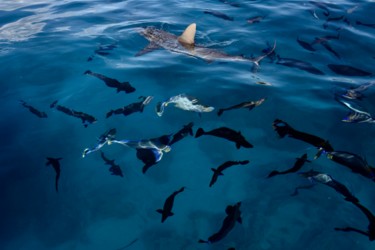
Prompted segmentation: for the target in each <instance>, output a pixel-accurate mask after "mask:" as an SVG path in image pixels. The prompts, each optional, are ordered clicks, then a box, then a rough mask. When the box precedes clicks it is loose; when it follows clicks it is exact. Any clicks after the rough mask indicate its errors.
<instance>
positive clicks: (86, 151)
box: [82, 128, 117, 158]
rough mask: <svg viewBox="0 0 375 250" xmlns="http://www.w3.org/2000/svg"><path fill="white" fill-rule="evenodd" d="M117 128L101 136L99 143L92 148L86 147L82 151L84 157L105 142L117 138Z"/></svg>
mask: <svg viewBox="0 0 375 250" xmlns="http://www.w3.org/2000/svg"><path fill="white" fill-rule="evenodd" d="M116 132H117V130H116V129H115V128H111V129H109V130H107V131H106V132H105V133H103V134H102V135H101V136H99V138H98V140H97V144H96V145H95V146H94V147H92V148H85V149H84V150H83V153H82V158H85V157H86V155H88V154H91V153H93V152H95V151H98V150H99V149H101V148H102V147H103V146H104V145H105V144H107V143H108V142H110V141H112V140H114V139H115V136H116Z"/></svg>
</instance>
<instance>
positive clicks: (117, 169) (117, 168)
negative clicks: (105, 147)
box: [100, 151, 124, 177]
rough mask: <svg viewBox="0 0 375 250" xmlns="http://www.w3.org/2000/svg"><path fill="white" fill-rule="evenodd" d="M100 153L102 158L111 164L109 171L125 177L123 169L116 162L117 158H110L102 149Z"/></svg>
mask: <svg viewBox="0 0 375 250" xmlns="http://www.w3.org/2000/svg"><path fill="white" fill-rule="evenodd" d="M100 155H101V157H102V159H103V160H104V162H105V164H107V165H110V166H111V167H110V168H109V172H111V175H117V176H120V177H124V175H123V173H122V170H121V168H120V166H119V165H117V164H115V160H110V159H108V158H107V157H106V156H105V155H104V153H103V152H102V151H100Z"/></svg>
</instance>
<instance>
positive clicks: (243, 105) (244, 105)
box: [217, 98, 266, 116]
mask: <svg viewBox="0 0 375 250" xmlns="http://www.w3.org/2000/svg"><path fill="white" fill-rule="evenodd" d="M265 100H266V98H262V99H259V100H257V101H247V102H242V103H240V104H236V105H234V106H231V107H228V108H222V109H219V111H218V112H217V115H218V116H221V115H222V114H223V112H224V111H228V110H232V109H239V108H247V109H249V110H252V109H253V108H255V107H258V106H259V105H261V104H262V103H263V102H264V101H265Z"/></svg>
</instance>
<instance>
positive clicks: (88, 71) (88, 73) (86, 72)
mask: <svg viewBox="0 0 375 250" xmlns="http://www.w3.org/2000/svg"><path fill="white" fill-rule="evenodd" d="M83 74H84V75H91V74H92V72H91V70H86V71H85V72H84V73H83Z"/></svg>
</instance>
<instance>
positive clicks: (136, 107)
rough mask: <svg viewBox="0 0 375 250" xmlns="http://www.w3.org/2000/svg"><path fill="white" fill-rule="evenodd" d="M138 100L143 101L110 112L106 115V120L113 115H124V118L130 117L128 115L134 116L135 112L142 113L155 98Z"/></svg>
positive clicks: (147, 97)
mask: <svg viewBox="0 0 375 250" xmlns="http://www.w3.org/2000/svg"><path fill="white" fill-rule="evenodd" d="M138 99H141V101H139V102H134V103H131V104H129V105H126V106H124V107H122V108H118V109H115V110H111V111H109V112H108V113H107V115H106V118H109V117H111V116H112V115H113V114H115V115H121V114H122V115H124V116H128V115H130V114H133V113H135V112H140V113H142V112H143V110H144V108H145V106H146V105H147V104H149V103H150V102H151V100H152V99H153V97H152V96H140V97H138Z"/></svg>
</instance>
